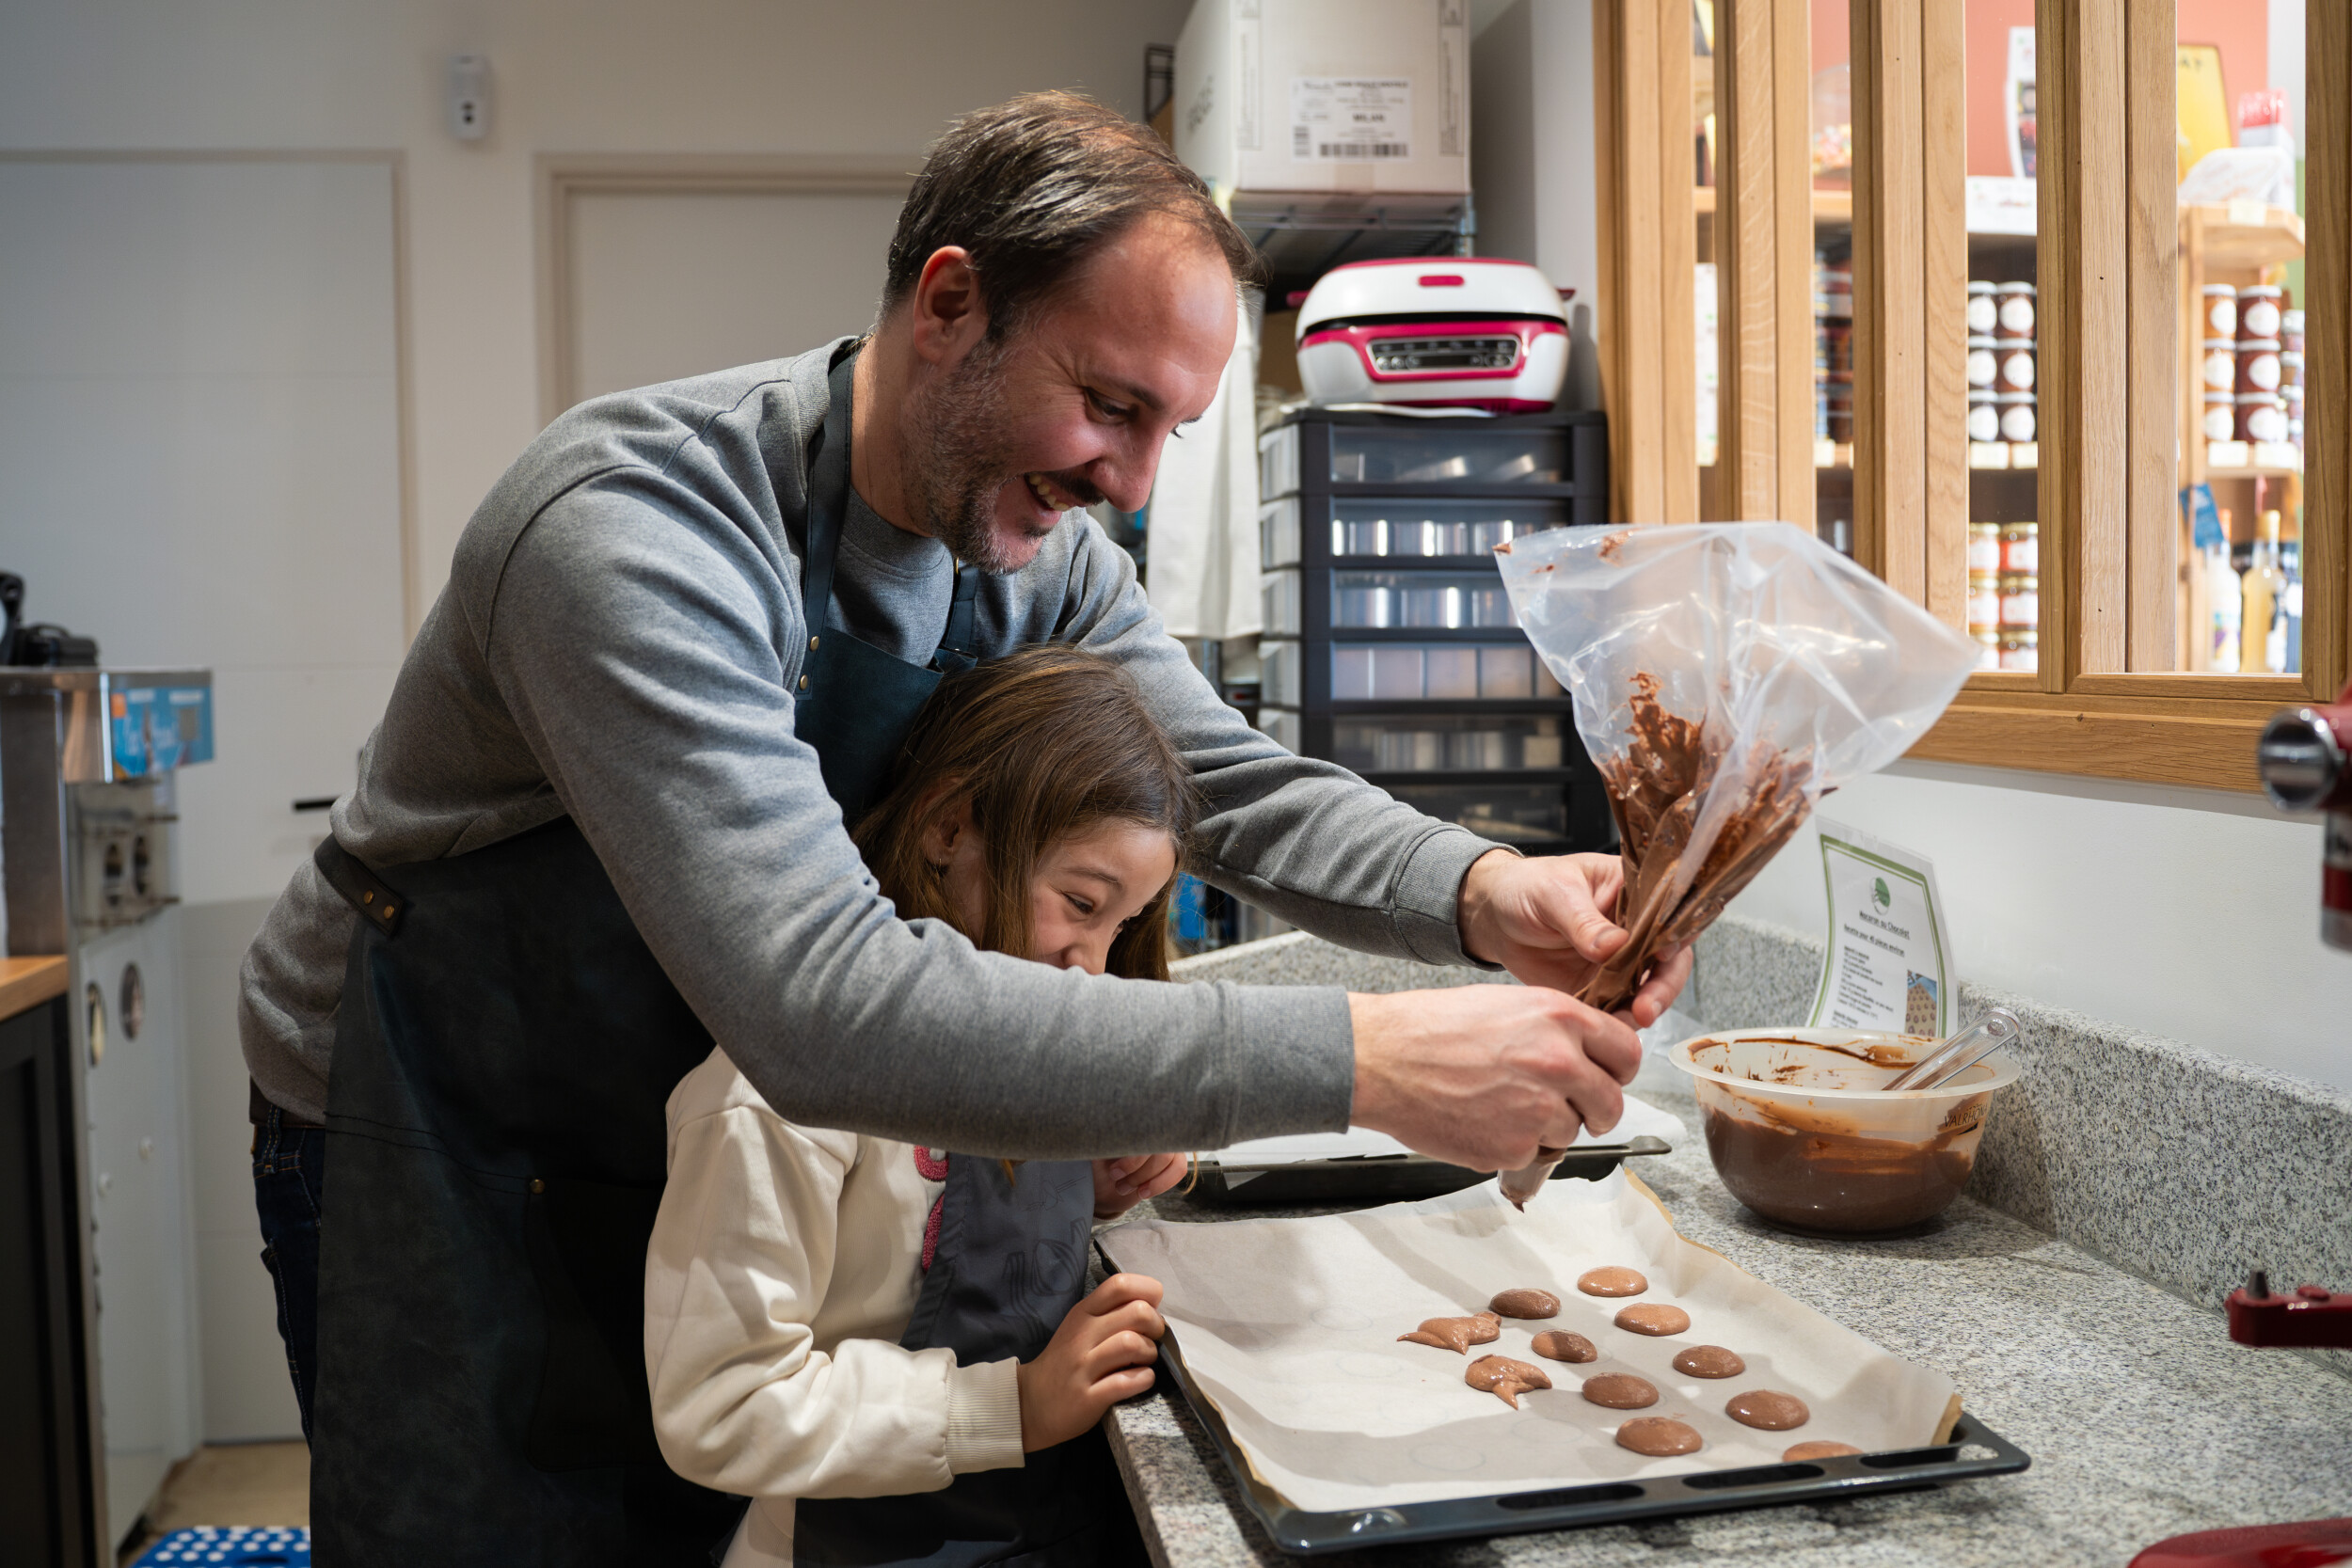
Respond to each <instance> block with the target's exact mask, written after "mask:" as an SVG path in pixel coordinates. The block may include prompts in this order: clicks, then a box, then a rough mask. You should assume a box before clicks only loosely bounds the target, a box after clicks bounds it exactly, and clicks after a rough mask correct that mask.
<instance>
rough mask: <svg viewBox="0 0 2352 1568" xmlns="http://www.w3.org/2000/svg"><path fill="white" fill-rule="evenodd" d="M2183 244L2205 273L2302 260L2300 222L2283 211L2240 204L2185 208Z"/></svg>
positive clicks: (2182, 223) (2286, 211) (2301, 225)
mask: <svg viewBox="0 0 2352 1568" xmlns="http://www.w3.org/2000/svg"><path fill="white" fill-rule="evenodd" d="M2257 213H2259V214H2260V215H2259V216H2258V215H2256V214H2257ZM2181 244H2182V245H2183V247H2184V248H2193V249H2195V250H2197V251H2198V252H2199V253H2200V254H2201V256H2202V258H2203V261H2204V265H2205V268H2206V270H2207V271H2209V272H2213V271H2256V270H2259V269H2261V268H2263V267H2275V266H2280V265H2282V264H2283V263H2285V262H2288V261H2301V260H2302V259H2303V220H2302V219H2301V218H2300V217H2298V216H2296V214H2294V213H2291V212H2289V211H2288V210H2287V209H2286V208H2284V207H2261V208H2255V207H2253V206H2252V204H2250V203H2243V202H2233V203H2232V204H2231V205H2229V206H2227V207H2184V208H2182V209H2181Z"/></svg>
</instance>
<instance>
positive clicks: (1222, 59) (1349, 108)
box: [1175, 0, 1470, 196]
mask: <svg viewBox="0 0 2352 1568" xmlns="http://www.w3.org/2000/svg"><path fill="white" fill-rule="evenodd" d="M1175 108H1176V154H1177V156H1178V157H1180V158H1182V159H1184V162H1185V163H1186V164H1188V165H1189V166H1192V168H1194V169H1195V170H1197V171H1198V172H1199V173H1200V176H1201V177H1202V178H1203V179H1205V180H1207V181H1208V182H1210V183H1211V184H1212V185H1214V186H1215V187H1216V189H1217V190H1218V192H1219V193H1220V194H1222V193H1226V192H1232V191H1301V192H1359V193H1363V194H1375V193H1386V192H1397V193H1418V194H1431V195H1445V196H1458V195H1461V194H1464V193H1466V192H1468V191H1469V189H1470V0H1196V3H1195V5H1194V6H1193V8H1192V14H1191V16H1189V17H1188V18H1186V19H1185V22H1184V33H1183V35H1182V36H1181V37H1180V38H1179V39H1178V40H1177V44H1176V100H1175Z"/></svg>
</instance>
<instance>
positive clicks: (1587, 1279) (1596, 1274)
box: [1576, 1268, 1649, 1296]
mask: <svg viewBox="0 0 2352 1568" xmlns="http://www.w3.org/2000/svg"><path fill="white" fill-rule="evenodd" d="M1576 1288H1577V1289H1578V1290H1580V1291H1583V1292H1584V1293H1585V1294H1586V1295H1588V1296H1638V1295H1640V1294H1641V1293H1642V1292H1643V1291H1646V1290H1648V1289H1649V1281H1648V1280H1647V1279H1645V1278H1644V1277H1643V1276H1642V1273H1641V1271H1640V1270H1638V1269H1621V1268H1606V1269H1587V1270H1585V1271H1584V1272H1583V1273H1582V1274H1581V1275H1578V1276H1577V1280H1576Z"/></svg>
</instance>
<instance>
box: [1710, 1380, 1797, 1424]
mask: <svg viewBox="0 0 2352 1568" xmlns="http://www.w3.org/2000/svg"><path fill="white" fill-rule="evenodd" d="M1724 1415H1726V1416H1728V1417H1730V1418H1732V1419H1733V1420H1735V1421H1737V1422H1739V1423H1740V1425H1741V1426H1750V1427H1758V1428H1761V1429H1762V1430H1764V1431H1766V1432H1787V1431H1788V1429H1789V1428H1790V1427H1801V1426H1803V1425H1804V1423H1805V1422H1807V1421H1809V1420H1811V1419H1812V1418H1813V1412H1812V1411H1810V1410H1807V1409H1806V1408H1805V1407H1804V1401H1803V1400H1801V1399H1799V1398H1797V1396H1796V1395H1794V1394H1778V1393H1774V1392H1773V1391H1772V1389H1770V1388H1750V1389H1746V1390H1744V1391H1742V1392H1740V1393H1737V1394H1734V1395H1732V1396H1731V1400H1730V1402H1728V1403H1727V1404H1725V1405H1724Z"/></svg>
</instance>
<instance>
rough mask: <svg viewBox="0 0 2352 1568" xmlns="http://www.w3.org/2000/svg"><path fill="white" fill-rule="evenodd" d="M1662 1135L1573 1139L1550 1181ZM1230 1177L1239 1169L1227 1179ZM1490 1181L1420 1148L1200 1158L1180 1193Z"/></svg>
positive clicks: (1327, 1199) (1213, 1197)
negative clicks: (1264, 1160) (1318, 1156)
mask: <svg viewBox="0 0 2352 1568" xmlns="http://www.w3.org/2000/svg"><path fill="white" fill-rule="evenodd" d="M1673 1152H1674V1146H1673V1145H1671V1144H1669V1143H1667V1142H1666V1141H1665V1140H1664V1139H1663V1138H1652V1137H1640V1138H1629V1139H1627V1140H1626V1141H1625V1142H1624V1143H1616V1144H1580V1145H1578V1146H1577V1147H1575V1148H1571V1149H1569V1150H1568V1152H1567V1153H1566V1154H1565V1156H1563V1157H1562V1159H1561V1161H1560V1165H1559V1168H1558V1169H1556V1170H1554V1171H1553V1172H1552V1173H1551V1179H1552V1180H1554V1181H1559V1180H1565V1178H1568V1177H1572V1176H1573V1177H1578V1178H1581V1179H1582V1180H1587V1181H1597V1180H1600V1179H1601V1178H1602V1177H1604V1176H1607V1175H1608V1174H1609V1173H1610V1172H1611V1171H1613V1170H1615V1169H1616V1168H1617V1165H1618V1164H1619V1163H1620V1162H1622V1161H1625V1160H1628V1159H1633V1158H1639V1157H1641V1156H1645V1155H1651V1154H1671V1153H1673ZM1235 1175H1244V1176H1245V1179H1244V1180H1238V1181H1236V1180H1232V1178H1233V1177H1234V1176H1235ZM1491 1180H1494V1172H1492V1171H1482V1170H1471V1169H1470V1168H1469V1167H1467V1166H1464V1165H1450V1164H1446V1163H1445V1162H1444V1161H1442V1160H1432V1159H1430V1158H1429V1157H1428V1156H1427V1155H1425V1154H1348V1155H1342V1156H1340V1157H1338V1158H1336V1159H1330V1160H1300V1161H1295V1162H1292V1163H1289V1164H1279V1165H1249V1166H1239V1167H1234V1166H1227V1165H1224V1164H1219V1163H1218V1162H1216V1161H1214V1160H1203V1161H1201V1162H1200V1180H1199V1182H1197V1183H1196V1184H1195V1185H1194V1186H1193V1188H1192V1190H1191V1191H1189V1192H1187V1193H1185V1194H1184V1196H1186V1197H1188V1198H1191V1199H1193V1200H1194V1201H1196V1202H1200V1203H1223V1204H1233V1205H1242V1204H1265V1205H1292V1206H1297V1205H1308V1204H1321V1203H1349V1202H1354V1201H1358V1200H1362V1201H1365V1202H1371V1203H1396V1202H1402V1201H1406V1200H1409V1199H1412V1198H1422V1197H1438V1196H1443V1195H1445V1194H1447V1193H1454V1192H1459V1191H1461V1190H1462V1189H1463V1188H1464V1187H1474V1186H1476V1185H1477V1184H1478V1183H1479V1182H1481V1181H1491Z"/></svg>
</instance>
